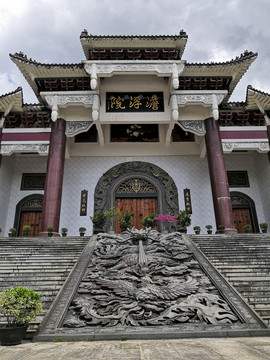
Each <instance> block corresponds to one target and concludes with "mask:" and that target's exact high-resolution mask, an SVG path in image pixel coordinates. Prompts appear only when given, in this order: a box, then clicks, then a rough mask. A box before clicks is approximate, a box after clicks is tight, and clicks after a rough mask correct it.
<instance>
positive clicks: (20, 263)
mask: <svg viewBox="0 0 270 360" xmlns="http://www.w3.org/2000/svg"><path fill="white" fill-rule="evenodd" d="M88 241H89V237H65V238H62V237H53V238H37V237H35V238H0V291H3V290H6V289H9V288H11V287H13V286H24V287H28V288H30V289H32V290H34V291H37V292H38V293H40V294H42V298H41V300H42V307H43V312H42V313H41V314H39V315H38V316H37V318H36V320H35V321H34V322H33V323H31V326H30V328H29V330H30V331H29V334H28V336H29V337H31V335H33V333H34V332H35V330H36V328H37V327H38V324H39V323H40V322H41V320H42V319H43V317H44V315H45V313H46V311H47V310H48V309H49V307H50V306H51V304H52V302H53V300H54V298H55V296H56V295H57V293H58V291H59V290H60V289H61V287H62V285H63V283H64V281H65V280H66V278H67V276H68V275H69V273H70V271H71V270H72V268H73V266H74V265H75V263H76V262H77V260H78V258H79V256H80V254H81V253H82V251H83V249H84V247H85V245H86V244H87V243H88ZM3 321H4V318H3V317H2V318H1V317H0V324H1V323H3Z"/></svg>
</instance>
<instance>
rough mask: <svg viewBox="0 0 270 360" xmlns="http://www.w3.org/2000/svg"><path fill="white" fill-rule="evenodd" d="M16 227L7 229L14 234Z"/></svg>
mask: <svg viewBox="0 0 270 360" xmlns="http://www.w3.org/2000/svg"><path fill="white" fill-rule="evenodd" d="M16 231H17V230H16V229H15V228H10V229H9V232H10V233H11V234H12V235H15V234H16Z"/></svg>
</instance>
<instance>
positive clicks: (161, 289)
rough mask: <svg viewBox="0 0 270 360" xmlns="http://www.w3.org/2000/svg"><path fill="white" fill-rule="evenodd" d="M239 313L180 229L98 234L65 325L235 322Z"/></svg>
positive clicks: (144, 325) (74, 326) (211, 323)
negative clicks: (208, 272) (195, 254)
mask: <svg viewBox="0 0 270 360" xmlns="http://www.w3.org/2000/svg"><path fill="white" fill-rule="evenodd" d="M240 323H241V319H240V318H239V316H238V314H237V313H236V312H235V311H234V310H233V308H232V307H231V306H230V305H229V303H228V302H227V301H226V300H225V299H224V298H223V297H222V295H221V293H220V292H219V290H218V289H217V287H216V286H215V285H214V283H212V282H211V280H210V279H209V277H208V276H207V275H206V273H205V272H204V271H203V269H202V268H201V266H200V264H199V262H198V261H197V260H196V258H195V257H194V254H193V251H192V250H191V248H190V247H189V245H188V242H187V241H186V240H185V238H184V237H183V236H182V235H181V234H180V233H172V234H167V235H161V234H160V233H159V232H157V231H154V230H150V229H147V230H137V229H135V228H133V229H132V230H128V231H126V232H123V233H122V234H121V235H109V234H99V235H98V238H97V246H96V248H95V250H94V252H93V256H92V259H91V261H90V262H89V264H88V267H87V269H86V272H85V273H84V276H83V278H82V280H81V283H80V285H79V288H78V290H77V294H76V295H75V297H74V298H73V300H72V303H71V306H70V307H69V310H68V313H67V315H66V317H65V319H64V322H63V326H64V327H67V328H92V327H118V326H127V327H133V326H135V327H146V326H161V325H162V326H164V325H172V326H173V325H180V324H183V325H186V324H191V325H192V326H193V327H195V326H196V324H197V325H201V324H204V325H205V326H211V325H232V324H234V325H236V326H237V324H240Z"/></svg>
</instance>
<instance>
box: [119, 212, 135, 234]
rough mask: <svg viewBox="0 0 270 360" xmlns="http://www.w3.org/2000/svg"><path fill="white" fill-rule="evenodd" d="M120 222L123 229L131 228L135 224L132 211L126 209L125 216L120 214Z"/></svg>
mask: <svg viewBox="0 0 270 360" xmlns="http://www.w3.org/2000/svg"><path fill="white" fill-rule="evenodd" d="M119 224H120V229H121V231H125V230H127V229H131V228H132V226H133V223H132V213H131V212H129V211H128V210H126V211H125V213H124V215H123V216H121V215H120V219H119Z"/></svg>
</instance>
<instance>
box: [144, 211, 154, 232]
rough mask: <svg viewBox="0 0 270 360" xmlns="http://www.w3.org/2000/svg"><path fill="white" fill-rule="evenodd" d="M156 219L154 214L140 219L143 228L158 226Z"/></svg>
mask: <svg viewBox="0 0 270 360" xmlns="http://www.w3.org/2000/svg"><path fill="white" fill-rule="evenodd" d="M157 217H158V214H156V213H151V214H149V215H147V216H145V217H144V218H143V219H142V225H143V226H144V227H145V228H149V227H150V228H152V229H154V228H156V227H157V226H158V221H157V220H156V218H157Z"/></svg>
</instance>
